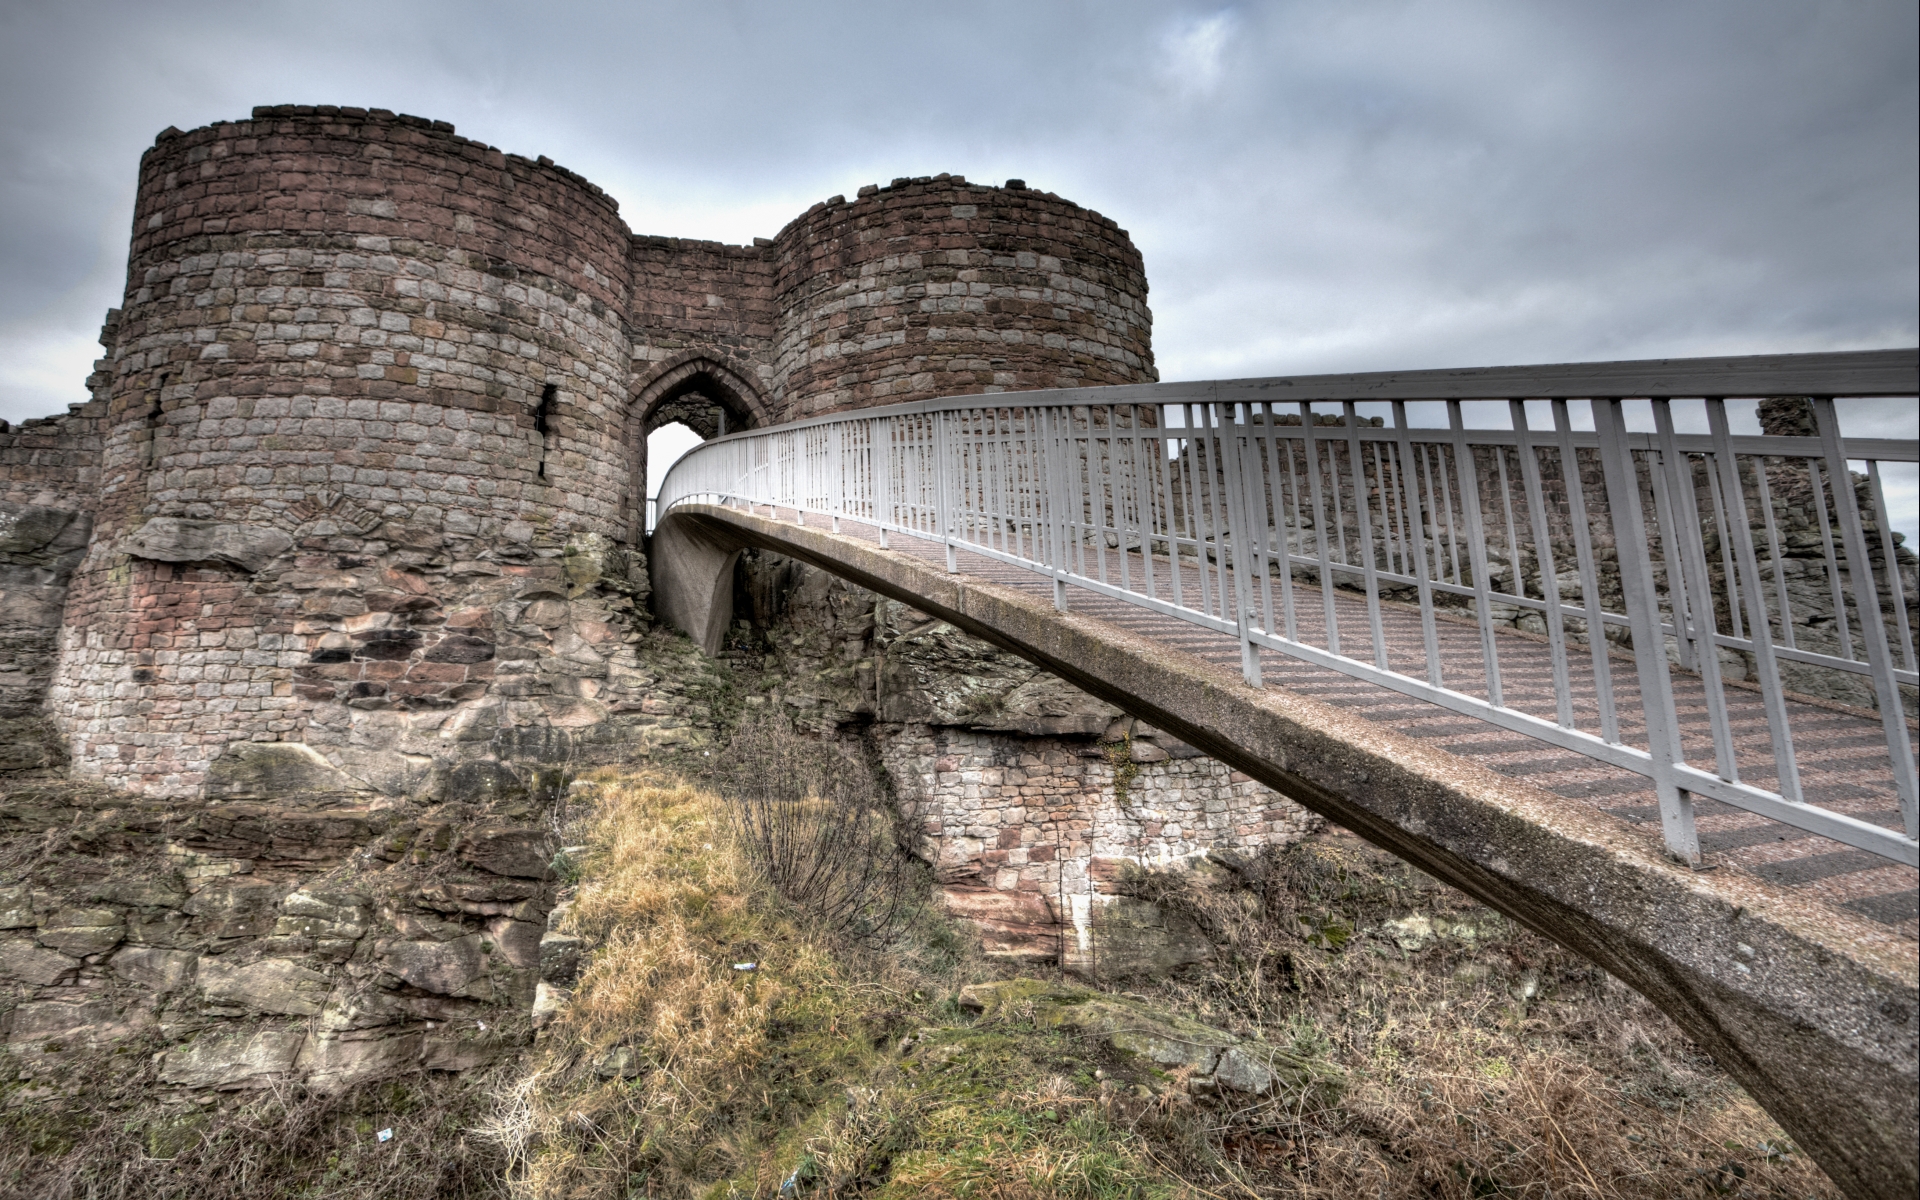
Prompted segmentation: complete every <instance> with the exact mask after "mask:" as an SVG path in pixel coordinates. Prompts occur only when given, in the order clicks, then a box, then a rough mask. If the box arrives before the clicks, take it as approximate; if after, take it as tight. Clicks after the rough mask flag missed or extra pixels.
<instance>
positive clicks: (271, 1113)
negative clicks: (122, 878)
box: [0, 1054, 505, 1200]
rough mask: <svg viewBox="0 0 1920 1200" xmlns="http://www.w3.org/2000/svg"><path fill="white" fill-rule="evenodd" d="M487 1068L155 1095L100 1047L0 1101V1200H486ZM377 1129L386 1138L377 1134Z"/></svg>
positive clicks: (494, 1190)
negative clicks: (311, 1089) (333, 1088)
mask: <svg viewBox="0 0 1920 1200" xmlns="http://www.w3.org/2000/svg"><path fill="white" fill-rule="evenodd" d="M134 1062H136V1063H137V1062H138V1060H137V1059H135V1060H134ZM494 1074H495V1073H494V1072H487V1071H475V1072H472V1073H470V1074H468V1075H466V1076H463V1077H450V1076H446V1075H440V1074H437V1073H436V1074H427V1075H417V1076H413V1077H409V1078H406V1079H400V1080H389V1081H385V1082H381V1083H372V1084H366V1085H363V1086H361V1087H358V1088H354V1089H352V1090H350V1091H347V1092H344V1093H341V1094H338V1095H332V1096H316V1095H313V1094H310V1093H307V1092H305V1091H303V1090H300V1089H297V1088H283V1089H278V1090H271V1091H266V1092H258V1093H242V1094H237V1095H236V1094H232V1093H229V1094H227V1095H225V1096H223V1097H220V1098H219V1099H218V1102H217V1103H215V1104H212V1105H211V1106H202V1105H199V1104H191V1103H189V1104H178V1103H175V1104H167V1103H160V1102H158V1101H156V1099H155V1095H156V1093H157V1092H158V1090H159V1089H157V1087H156V1085H155V1081H154V1080H153V1078H152V1076H151V1073H150V1070H149V1069H148V1068H146V1067H140V1066H134V1065H132V1064H130V1063H129V1061H128V1058H127V1056H124V1055H122V1056H115V1055H112V1054H103V1055H100V1056H99V1058H98V1061H92V1062H77V1063H75V1064H74V1071H73V1073H72V1074H71V1075H70V1076H69V1078H68V1080H67V1083H68V1084H69V1086H68V1087H67V1088H65V1089H64V1090H63V1091H61V1092H60V1093H59V1094H56V1095H51V1096H46V1097H41V1098H34V1099H28V1098H27V1097H25V1096H22V1095H18V1094H10V1095H7V1096H6V1097H5V1098H4V1099H5V1109H4V1111H0V1197H5V1198H6V1200H14V1198H16V1197H17V1198H19V1200H133V1198H135V1197H139V1198H142V1200H267V1198H270V1197H298V1198H299V1200H430V1198H431V1200H482V1198H488V1200H490V1198H492V1197H500V1196H504V1195H505V1188H504V1185H503V1182H502V1176H501V1171H500V1168H501V1166H502V1157H501V1155H500V1153H499V1151H498V1149H497V1147H495V1146H494V1145H492V1144H491V1143H490V1142H489V1141H488V1140H487V1139H485V1138H482V1137H478V1136H475V1135H474V1134H473V1132H472V1128H473V1126H474V1125H475V1124H477V1123H478V1122H480V1121H481V1120H483V1119H484V1118H485V1117H486V1115H487V1113H488V1110H489V1108H490V1107H491V1103H492V1092H493V1090H494V1087H495V1083H496V1081H495V1079H494ZM8 1090H9V1092H12V1091H13V1089H8ZM383 1128H388V1129H392V1130H393V1132H394V1136H393V1138H392V1140H390V1141H387V1142H381V1141H379V1140H378V1138H377V1137H376V1136H375V1133H376V1130H379V1129H383Z"/></svg>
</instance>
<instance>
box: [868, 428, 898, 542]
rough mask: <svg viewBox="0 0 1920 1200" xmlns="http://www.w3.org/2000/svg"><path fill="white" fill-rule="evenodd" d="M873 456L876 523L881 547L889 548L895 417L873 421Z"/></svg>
mask: <svg viewBox="0 0 1920 1200" xmlns="http://www.w3.org/2000/svg"><path fill="white" fill-rule="evenodd" d="M873 438H874V447H873V451H872V455H873V458H874V460H875V462H876V463H877V464H878V465H877V466H876V467H875V469H874V480H873V483H874V492H875V504H876V512H875V514H874V515H875V516H876V517H877V518H878V520H877V521H876V524H877V525H878V526H879V530H880V548H881V549H882V550H885V549H887V525H888V524H889V522H890V520H891V518H892V516H893V418H892V417H881V418H880V419H878V420H876V421H875V422H874V423H873Z"/></svg>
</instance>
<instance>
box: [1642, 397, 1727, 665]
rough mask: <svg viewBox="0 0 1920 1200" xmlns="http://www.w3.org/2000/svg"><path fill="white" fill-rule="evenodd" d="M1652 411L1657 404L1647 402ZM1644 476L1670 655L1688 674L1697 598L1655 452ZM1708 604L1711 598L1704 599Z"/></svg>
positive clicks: (1663, 468) (1664, 469)
mask: <svg viewBox="0 0 1920 1200" xmlns="http://www.w3.org/2000/svg"><path fill="white" fill-rule="evenodd" d="M1649 403H1651V404H1652V405H1653V406H1654V407H1655V408H1656V409H1657V408H1658V407H1659V406H1660V400H1659V399H1658V398H1655V399H1653V400H1651V401H1649ZM1647 475H1648V479H1649V482H1650V483H1651V484H1652V486H1653V512H1654V523H1655V524H1656V525H1657V526H1659V529H1660V565H1661V570H1662V572H1663V574H1664V575H1665V578H1666V583H1667V608H1668V610H1669V612H1670V613H1671V615H1672V617H1673V640H1674V654H1675V657H1677V658H1678V659H1679V661H1680V669H1681V670H1683V671H1692V670H1695V669H1697V668H1696V667H1695V664H1694V638H1693V635H1692V629H1693V626H1694V624H1695V623H1696V620H1695V615H1694V611H1693V610H1694V607H1695V606H1696V605H1697V604H1698V603H1699V602H1700V599H1701V597H1698V596H1695V595H1693V594H1692V590H1691V589H1690V588H1688V586H1687V575H1686V572H1685V571H1684V570H1683V569H1682V568H1681V563H1682V562H1683V561H1684V560H1685V557H1686V555H1685V551H1684V549H1683V543H1682V541H1681V537H1680V530H1679V529H1678V528H1677V523H1678V521H1679V520H1680V518H1679V517H1677V516H1675V514H1674V509H1673V497H1672V496H1671V495H1670V494H1669V489H1668V482H1667V480H1668V475H1669V472H1668V470H1667V466H1666V463H1665V462H1664V461H1663V458H1662V456H1661V454H1660V452H1659V451H1658V450H1654V451H1652V452H1650V453H1649V454H1648V456H1647ZM1707 602H1708V603H1709V604H1711V603H1712V599H1711V597H1709V598H1707Z"/></svg>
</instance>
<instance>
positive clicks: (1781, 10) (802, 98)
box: [0, 0, 1920, 419]
mask: <svg viewBox="0 0 1920 1200" xmlns="http://www.w3.org/2000/svg"><path fill="white" fill-rule="evenodd" d="M1916 11H1920V10H1916V6H1915V5H1914V4H1912V3H1911V0H1894V2H1888V3H1876V2H1871V0H1859V2H1851V3H1845V4H1806V3H1803V2H1788V3H1773V2H1766V0H1741V2H1738V3H1733V2H1727V3H1675V2H1671V0H1668V2H1660V3H1635V2H1627V0H1609V2H1608V3H1605V4H1577V5H1576V4H1537V3H1519V2H1514V3H1474V2H1472V0H1449V2H1447V3H1412V2H1390V0H1380V2H1375V0H1346V2H1343V3H1338V4H1334V3H1325V2H1312V3H1307V2H1301V3H1268V4H1259V3H1245V4H1241V5H1238V6H1232V7H1221V6H1218V5H1211V6H1208V5H1201V6H1192V5H1182V4H1151V3H1128V2H1125V0H1100V2H1098V3H1094V2H1091V0H1088V2H1073V0H1060V2H1055V3H1045V2H1037V0H1022V2H1018V3H999V2H988V3H959V4H947V5H906V4H898V3H870V4H862V3H813V4H795V3H773V2H766V3H745V2H735V3H726V2H715V0H705V2H701V3H687V4H661V3H607V4H564V3H553V4H543V5H530V4H523V3H515V4H498V3H475V2H468V3H457V4H456V3H407V2H404V0H386V2H382V3H361V2H340V0H333V2H329V3H325V4H312V3H299V4H290V3H257V2H255V3H244V4H238V3H236V4H214V3H197V4H196V3H170V4H165V5H155V4H150V3H138V4H137V3H84V2H74V3H52V2H38V3H36V2H34V0H24V2H20V3H14V4H11V5H8V6H6V8H5V9H4V11H3V12H0V65H3V66H4V71H3V72H0V94H3V95H4V109H3V110H0V111H4V114H5V115H4V123H3V124H0V138H4V149H3V152H0V197H4V204H5V216H6V219H5V220H4V221H0V270H4V272H5V277H6V279H7V281H8V284H9V286H8V287H6V288H5V289H4V291H0V417H6V418H10V419H19V418H22V417H27V416H33V415H40V414H44V413H48V412H53V411H59V410H60V409H61V408H62V407H63V406H64V405H65V404H66V403H68V402H70V401H74V400H78V399H80V398H82V396H83V392H82V388H81V383H82V380H83V379H84V377H85V375H86V372H87V369H88V364H89V362H90V360H91V359H92V357H93V356H94V355H95V353H97V350H96V348H95V347H94V345H93V338H94V335H95V333H96V331H97V329H98V327H99V322H100V317H101V314H102V313H103V312H104V310H105V309H106V308H108V307H109V306H110V305H113V304H115V303H117V302H118V300H119V297H120V293H121V289H122V287H123V285H124V273H125V265H126V241H127V230H128V226H129V223H130V220H131V212H132V200H133V182H134V170H135V166H136V163H137V161H138V158H139V155H140V153H141V151H142V150H143V149H145V148H146V147H147V146H148V145H150V144H151V142H152V139H153V136H154V134H155V133H156V132H158V131H159V130H160V129H162V128H164V127H166V126H168V125H176V126H179V127H181V128H190V127H193V126H196V125H201V124H205V123H207V122H209V121H214V120H222V119H232V118H236V117H241V116H244V115H245V114H246V113H247V112H248V110H249V109H250V108H251V107H252V106H254V105H256V104H269V103H289V102H297V103H336V104H351V105H363V106H379V107H385V108H392V109H396V110H399V111H403V112H411V113H417V114H420V115H423V116H430V117H435V118H439V119H443V120H449V121H453V122H454V123H456V124H457V125H458V126H459V128H460V131H461V132H462V133H464V134H467V135H469V136H472V137H477V138H482V139H484V140H486V141H489V142H492V143H493V144H495V145H498V146H501V147H502V148H505V149H508V150H512V151H516V152H520V153H525V154H530V155H531V154H546V155H550V156H551V157H553V158H554V159H556V160H558V161H559V162H560V163H562V164H563V165H565V166H567V167H570V168H572V169H573V170H576V171H578V172H580V173H581V174H583V175H585V176H586V177H588V178H589V179H592V180H594V181H595V182H596V183H599V184H600V185H601V186H603V187H604V188H606V189H607V190H608V191H609V192H610V193H612V194H613V195H615V196H616V197H618V198H619V199H620V201H621V205H622V213H623V215H624V216H625V217H626V219H627V221H628V223H629V224H630V225H631V226H632V227H633V228H634V229H635V230H636V231H640V232H648V233H669V234H680V235H685V236H696V237H711V238H719V239H723V240H727V241H736V242H738V241H745V240H747V239H749V238H751V237H754V236H756V235H768V234H771V233H773V232H775V231H776V230H777V229H778V228H779V227H780V226H781V225H782V224H784V223H785V222H786V221H787V220H788V219H789V218H791V217H793V216H794V215H797V214H798V213H799V212H801V211H802V210H803V209H805V208H806V207H807V206H808V205H809V204H811V203H813V202H814V201H815V200H819V199H822V198H824V197H826V196H828V195H830V194H833V193H836V192H846V193H851V192H852V191H853V190H854V189H855V188H856V187H858V186H859V185H861V184H864V183H868V182H872V181H885V180H887V179H890V178H892V177H894V176H899V175H920V174H932V173H937V172H940V171H951V172H955V173H959V174H965V175H967V176H968V177H970V178H973V179H980V180H988V181H995V182H997V181H999V180H1001V179H1004V178H1008V177H1013V176H1017V177H1021V178H1024V179H1026V180H1028V181H1029V182H1030V183H1032V184H1034V185H1035V186H1038V187H1042V188H1045V189H1047V190H1050V191H1056V192H1059V193H1060V194H1062V195H1064V196H1067V197H1069V198H1071V199H1073V200H1075V201H1078V202H1079V203H1082V204H1085V205H1088V206H1089V207H1092V208H1095V209H1098V210H1100V211H1101V212H1104V213H1106V214H1107V215H1108V216H1111V217H1113V218H1114V219H1115V220H1117V221H1119V222H1120V223H1121V224H1122V225H1123V226H1125V227H1126V228H1127V229H1129V230H1130V231H1131V233H1132V235H1133V237H1134V239H1135V241H1136V242H1137V243H1138V244H1139V246H1140V247H1141V250H1142V251H1143V253H1144V254H1145V256H1146V263H1147V269H1148V274H1149V278H1150V279H1151V282H1152V288H1153V292H1152V297H1151V299H1152V304H1153V308H1154V313H1155V345H1156V349H1157V351H1158V354H1159V360H1160V367H1161V370H1162V373H1163V375H1164V376H1165V377H1166V378H1170V379H1179V378H1207V377H1227V376H1245V375H1261V374H1278V373H1294V372H1307V371H1329V370H1365V369H1383V368H1405V367H1422V366H1436V367H1437V366H1460V365H1476V364H1494V363H1506V362H1540V361H1559V360H1571V359H1582V358H1627V357H1644V356H1656V355H1669V354H1713V353H1748V352H1762V351H1785V350H1814V349H1840V348H1857V347H1873V346H1893V345H1910V344H1912V343H1913V342H1914V341H1915V340H1916V333H1917V325H1920V321H1917V318H1916V291H1917V289H1920V266H1917V264H1920V246H1916V229H1920V183H1917V181H1916V175H1917V169H1920V168H1917V157H1920V156H1917V152H1916V145H1917V143H1920V128H1917V121H1920V118H1917V117H1916V114H1917V113H1920V94H1917V92H1916V54H1915V45H1916V39H1917V37H1920V29H1917V28H1916Z"/></svg>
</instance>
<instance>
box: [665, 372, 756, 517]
mask: <svg viewBox="0 0 1920 1200" xmlns="http://www.w3.org/2000/svg"><path fill="white" fill-rule="evenodd" d="M648 393H653V394H651V395H649V394H648ZM756 400H757V397H753V396H751V395H750V394H749V393H748V392H747V390H746V388H745V387H744V386H743V385H742V384H741V382H740V381H739V380H737V379H735V378H733V377H732V376H731V375H730V374H728V373H727V372H725V371H724V370H723V369H721V368H718V367H716V366H712V365H710V364H706V363H693V364H688V365H687V366H685V367H682V368H679V369H677V370H675V371H673V372H671V373H669V374H668V375H666V376H664V377H662V379H661V380H660V381H658V382H657V383H655V384H654V386H653V387H651V388H649V389H647V392H643V393H642V394H641V396H640V397H639V402H640V404H641V405H642V411H641V414H640V419H639V421H638V425H639V428H638V430H637V431H636V432H637V433H638V435H639V436H638V439H637V441H638V443H639V444H638V446H637V447H636V453H635V455H634V459H635V466H636V470H635V475H636V478H635V480H634V494H635V495H636V496H638V497H641V499H642V502H641V509H642V514H641V519H642V520H643V521H644V525H643V529H644V530H645V532H646V533H647V534H651V533H652V532H653V525H654V521H655V506H654V499H655V498H656V497H657V496H658V495H659V492H660V483H661V480H663V479H665V478H666V474H667V470H668V469H669V468H670V467H672V465H673V464H674V462H676V461H677V460H678V459H679V458H680V456H681V455H682V454H685V453H686V452H687V451H688V450H691V449H692V448H693V447H694V446H696V445H698V444H699V443H700V442H704V441H707V440H710V439H712V438H716V437H721V436H724V435H726V434H729V433H738V432H740V431H741V430H743V429H751V428H753V427H754V426H755V425H757V424H759V420H758V414H757V411H756V410H757V408H758V407H759V406H758V404H757V403H756V402H755V401H756Z"/></svg>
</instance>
